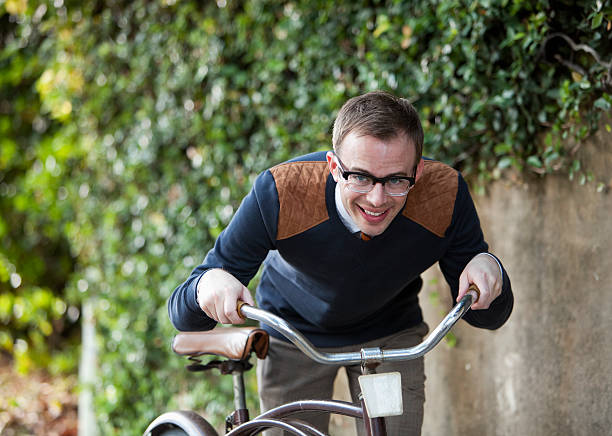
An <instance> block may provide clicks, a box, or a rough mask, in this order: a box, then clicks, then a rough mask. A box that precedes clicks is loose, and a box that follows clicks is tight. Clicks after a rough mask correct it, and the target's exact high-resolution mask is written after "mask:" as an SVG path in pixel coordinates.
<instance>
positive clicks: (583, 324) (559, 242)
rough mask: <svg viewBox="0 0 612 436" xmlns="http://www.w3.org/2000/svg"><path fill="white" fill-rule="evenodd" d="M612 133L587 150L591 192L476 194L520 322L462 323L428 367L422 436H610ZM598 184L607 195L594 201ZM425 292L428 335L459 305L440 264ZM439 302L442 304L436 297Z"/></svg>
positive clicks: (537, 181) (510, 188)
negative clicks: (487, 326) (489, 327)
mask: <svg viewBox="0 0 612 436" xmlns="http://www.w3.org/2000/svg"><path fill="white" fill-rule="evenodd" d="M610 143H612V134H610V133H609V132H607V131H606V130H605V128H603V123H602V128H601V129H600V130H599V132H598V133H597V134H596V135H595V136H594V137H593V138H591V140H590V141H589V142H588V143H586V144H585V145H584V146H583V147H582V149H581V150H580V152H579V156H580V158H581V160H582V162H583V168H587V169H589V170H590V171H592V173H593V175H594V182H591V183H589V184H586V185H580V184H579V183H578V182H576V181H570V180H568V177H567V175H552V176H546V177H544V178H536V177H527V178H522V179H520V180H519V179H516V178H515V179H514V180H510V179H511V178H510V177H508V178H507V179H506V180H501V181H497V182H495V183H494V184H492V185H490V186H489V190H488V193H487V195H486V196H475V197H474V200H475V202H476V207H477V209H478V213H479V215H480V218H481V221H482V225H483V229H484V232H485V237H486V239H487V242H488V243H489V246H490V250H491V252H493V253H495V254H497V255H499V257H500V258H501V259H502V260H503V262H504V266H505V267H506V269H507V270H508V271H509V274H510V277H511V280H512V286H513V290H514V294H515V306H514V312H513V314H512V316H511V317H510V320H509V321H508V323H507V324H506V325H505V326H503V327H502V328H501V329H500V330H498V331H495V332H489V331H483V330H477V329H474V328H472V327H470V326H469V325H467V324H466V323H463V322H462V323H461V325H459V326H457V327H456V328H455V330H454V334H455V335H456V337H457V343H456V345H455V346H453V347H449V346H441V347H438V348H437V349H436V350H434V351H433V352H432V353H431V354H430V355H429V356H428V357H426V374H427V389H426V393H427V401H426V405H425V408H426V412H425V423H424V427H423V435H424V436H433V435H440V434H445V435H450V436H452V435H469V434H479V435H487V436H488V435H514V434H523V435H530V436H539V435H542V436H549V435H589V436H593V435H607V434H610V429H611V428H612V377H611V376H610V373H611V372H612V346H610V344H611V343H612V192H610V188H611V187H612V148H610V146H609V144H610ZM598 182H603V183H605V184H607V189H605V190H604V191H602V192H597V184H598ZM424 279H425V283H426V287H425V290H424V291H423V293H422V294H421V301H422V303H423V307H424V313H425V317H426V319H427V321H428V322H429V323H430V325H432V324H434V323H435V322H437V321H438V320H439V319H441V316H442V315H441V314H442V312H444V311H446V310H447V309H448V307H450V305H451V301H450V296H449V292H448V289H447V286H446V283H445V282H444V279H443V278H442V276H441V274H440V272H439V270H438V268H437V266H435V267H434V268H432V269H430V270H429V271H427V273H426V274H425V276H424ZM438 295H439V298H438V297H437V296H438Z"/></svg>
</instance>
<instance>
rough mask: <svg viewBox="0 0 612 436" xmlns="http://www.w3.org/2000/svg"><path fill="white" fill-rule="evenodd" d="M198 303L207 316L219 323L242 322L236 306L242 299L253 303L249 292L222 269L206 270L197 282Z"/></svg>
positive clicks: (252, 304)
mask: <svg viewBox="0 0 612 436" xmlns="http://www.w3.org/2000/svg"><path fill="white" fill-rule="evenodd" d="M197 292H198V303H199V305H200V308H201V309H202V310H203V311H204V313H205V314H206V315H207V316H208V317H209V318H212V319H214V320H215V321H217V322H220V323H221V324H243V323H244V319H243V318H242V317H240V315H239V314H238V311H237V310H236V306H237V303H238V300H242V301H244V302H245V303H247V304H250V305H251V306H254V305H255V302H254V301H253V297H252V296H251V292H250V291H249V290H248V289H247V287H246V286H244V285H243V284H242V283H240V282H239V281H238V279H236V278H235V277H234V276H233V275H231V274H230V273H228V272H226V271H223V270H222V269H211V270H209V271H206V273H204V275H203V276H202V278H201V279H200V282H199V283H198V289H197Z"/></svg>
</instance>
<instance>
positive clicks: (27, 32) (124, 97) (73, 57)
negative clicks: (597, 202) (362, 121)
mask: <svg viewBox="0 0 612 436" xmlns="http://www.w3.org/2000/svg"><path fill="white" fill-rule="evenodd" d="M611 20H612V8H611V6H610V4H609V3H608V2H603V1H597V2H592V1H576V2H573V1H572V2H569V1H556V2H549V1H543V0H540V1H521V0H514V1H509V0H502V1H494V0H480V1H477V0H474V1H464V0H439V1H410V2H408V1H387V2H384V1H336V2H326V1H305V0H302V1H299V0H298V1H293V2H276V1H264V0H260V1H257V0H249V1H247V0H244V1H236V2H231V1H230V2H228V1H226V0H217V2H205V3H203V2H197V1H189V0H185V1H173V0H163V1H162V0H150V1H145V0H135V1H120V0H116V1H111V0H108V1H86V2H80V1H73V0H54V1H41V2H34V1H27V0H4V1H0V23H1V26H0V29H1V30H0V38H1V39H0V146H1V154H0V240H1V244H0V290H1V294H0V325H2V330H1V331H0V344H1V346H2V348H3V349H4V350H6V352H9V353H11V355H12V356H13V357H14V359H15V363H16V365H17V366H18V368H19V369H20V370H22V371H27V370H28V369H31V368H32V367H35V366H44V367H47V368H48V369H49V370H51V371H53V372H62V371H64V372H71V371H74V369H75V366H76V362H77V357H78V341H79V330H78V326H79V322H80V307H81V303H82V301H83V300H84V299H86V298H87V299H90V300H91V301H92V302H94V306H95V313H96V322H97V329H98V336H99V360H100V362H99V381H98V383H97V384H98V386H96V387H95V388H96V389H95V392H97V397H96V409H97V414H98V420H99V425H100V428H101V432H102V434H108V435H111V434H137V433H138V432H139V431H142V429H143V428H144V427H145V426H146V424H147V423H148V422H149V421H151V420H152V419H153V418H154V417H155V416H156V415H157V414H159V413H161V412H162V411H165V410H169V409H172V408H174V407H178V406H179V405H180V406H182V407H188V408H199V409H204V408H205V409H206V410H205V412H206V413H207V414H209V415H211V416H213V418H214V419H215V420H218V419H219V412H220V411H222V410H223V407H224V404H225V403H224V401H225V399H226V398H227V396H228V395H229V394H230V392H231V386H229V385H228V384H227V382H229V381H222V382H219V381H216V380H215V379H214V378H210V379H204V380H200V379H198V382H197V383H195V379H194V378H193V376H189V375H185V374H184V372H185V371H182V370H181V368H182V365H183V362H182V361H180V359H177V358H176V357H174V356H172V355H171V353H170V351H169V346H168V344H169V341H170V338H171V337H172V335H173V329H172V327H171V326H170V323H169V321H168V319H167V312H166V307H165V301H166V299H167V298H168V296H169V295H170V293H171V292H172V290H173V289H174V287H175V286H176V285H177V284H178V283H180V282H181V281H182V280H183V279H184V278H185V277H186V276H187V274H188V273H189V271H190V270H191V269H192V268H193V267H194V266H196V265H197V264H198V263H199V262H200V261H201V259H202V258H203V257H204V255H205V253H206V251H207V250H208V248H210V247H211V246H212V243H213V241H214V239H215V237H216V236H217V235H218V234H219V232H220V231H221V230H222V229H223V227H224V226H225V225H226V224H227V223H228V221H229V219H230V218H231V216H232V214H233V212H234V211H235V210H236V208H237V207H238V205H239V203H240V200H241V198H242V197H243V196H244V195H245V193H246V192H247V191H248V189H249V187H250V184H251V183H252V181H253V179H254V177H255V176H256V175H257V174H258V173H259V172H260V171H262V170H264V169H265V168H266V167H268V166H270V165H272V164H274V163H277V162H280V161H282V160H284V159H287V158H289V157H290V156H293V155H297V154H300V153H304V152H308V151H314V150H320V149H328V148H329V147H330V145H329V144H330V132H331V126H332V123H333V119H334V117H335V114H336V112H337V110H338V109H339V107H340V106H341V105H342V103H343V102H344V101H345V100H346V99H347V98H349V97H352V96H354V95H357V94H359V93H362V92H365V91H369V90H373V89H385V90H389V91H391V92H393V93H396V94H399V95H402V96H405V97H407V98H409V99H411V101H413V103H414V104H415V106H416V107H417V109H418V111H419V113H420V114H421V116H422V119H423V123H424V127H425V131H426V141H425V143H426V145H425V154H427V155H429V156H433V157H435V158H437V159H439V160H442V161H445V162H447V163H449V164H451V165H453V166H454V167H456V168H458V169H460V170H461V171H463V173H464V174H465V175H467V176H468V177H469V178H470V179H471V181H472V182H473V185H474V187H475V188H476V189H479V187H480V188H481V187H482V186H484V184H485V183H486V182H487V181H488V180H491V179H492V178H497V177H500V175H501V174H502V173H503V171H504V170H505V169H507V168H515V169H517V170H519V171H530V172H536V173H538V174H547V173H551V172H558V171H562V172H566V173H567V174H568V175H569V176H570V177H571V178H575V179H576V180H577V181H578V182H582V183H585V182H588V181H590V180H591V178H592V177H591V176H590V173H589V171H588V168H582V167H581V163H580V162H579V161H578V160H576V159H575V158H574V153H575V152H576V149H577V148H578V147H579V146H580V144H581V141H582V140H583V139H585V138H586V137H587V136H588V135H589V134H591V133H592V131H593V129H594V126H596V125H597V121H598V119H599V116H600V114H601V113H603V112H609V111H610V108H611V104H612V98H611V96H610V86H611V82H612V77H611V76H612V74H611V71H610V69H611V67H612V65H611V62H612V59H611V55H610V54H611V53H612V42H611V38H612V31H611ZM560 34H562V35H560ZM566 37H567V38H570V40H568V39H566ZM572 44H573V45H572ZM577 44H583V45H582V46H578V45H577ZM606 128H607V129H610V126H607V125H606ZM568 137H571V138H573V139H574V141H573V143H574V144H576V145H575V146H574V147H573V148H567V146H564V145H562V144H567V141H565V140H566V139H567V138H568ZM593 183H594V184H595V185H596V186H597V189H606V188H607V187H606V185H605V183H604V182H601V181H598V180H594V181H593ZM170 380H171V381H172V382H170ZM250 383H251V385H252V384H253V381H252V380H251V381H250Z"/></svg>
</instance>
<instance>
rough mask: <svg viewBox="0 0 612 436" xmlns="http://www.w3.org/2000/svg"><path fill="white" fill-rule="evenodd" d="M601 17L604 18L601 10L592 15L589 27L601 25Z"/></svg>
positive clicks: (594, 27)
mask: <svg viewBox="0 0 612 436" xmlns="http://www.w3.org/2000/svg"><path fill="white" fill-rule="evenodd" d="M603 19H604V14H603V12H600V13H598V14H597V15H595V16H594V17H593V21H592V22H591V29H597V28H598V27H599V26H601V23H602V22H603Z"/></svg>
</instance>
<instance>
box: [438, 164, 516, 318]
mask: <svg viewBox="0 0 612 436" xmlns="http://www.w3.org/2000/svg"><path fill="white" fill-rule="evenodd" d="M458 177H459V186H458V190H457V199H456V201H455V210H454V212H453V220H452V223H451V227H450V228H449V229H448V232H447V235H446V236H447V237H448V238H449V239H450V245H449V247H448V249H447V251H446V252H445V254H444V256H443V257H442V258H441V259H440V262H439V264H440V269H441V270H442V274H443V275H444V278H445V279H446V281H447V282H448V284H449V286H450V291H451V295H452V296H453V301H454V300H455V299H456V298H457V295H458V294H459V276H460V275H461V273H462V272H463V269H464V268H465V266H466V265H467V264H468V262H469V261H470V260H472V258H473V257H474V256H476V255H477V254H479V253H483V252H488V245H487V243H486V242H485V240H484V236H483V233H482V229H481V227H480V220H479V219H478V214H477V212H476V208H475V207H474V202H473V201H472V197H471V196H470V193H469V191H468V188H467V184H466V183H465V181H464V180H463V178H462V177H461V175H459V176H458ZM496 259H497V260H498V261H499V263H500V265H501V267H502V278H503V284H502V291H501V294H500V295H499V296H498V297H497V298H496V299H495V300H493V302H492V303H491V305H490V306H489V308H488V309H484V310H471V311H469V312H468V313H467V314H466V315H465V316H464V319H465V320H466V321H467V322H468V323H469V324H471V325H473V326H475V327H479V328H486V329H490V330H494V329H497V328H499V327H501V326H502V325H503V324H504V323H505V322H506V320H507V319H508V318H509V317H510V314H511V313H512V308H513V305H514V296H513V294H512V286H511V284H510V278H509V276H508V273H507V272H506V270H505V269H504V267H503V264H502V263H501V261H500V260H499V258H497V257H496Z"/></svg>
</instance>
